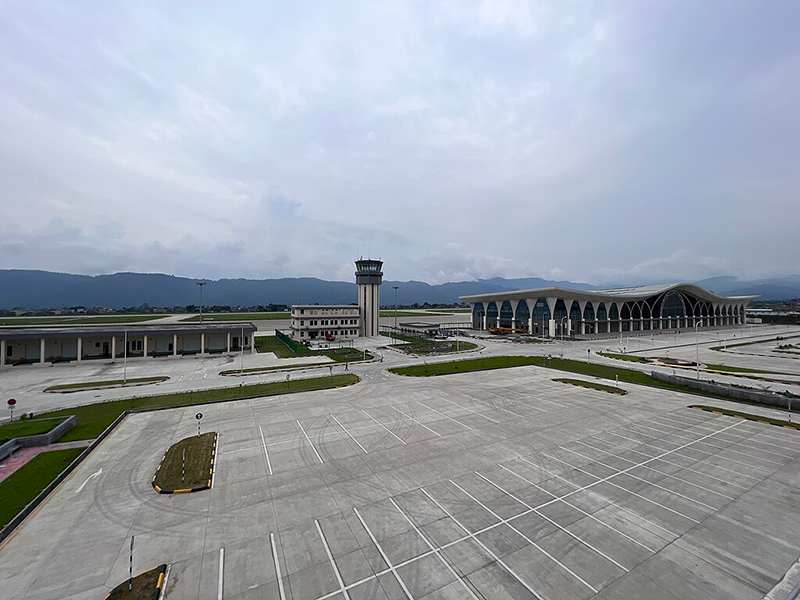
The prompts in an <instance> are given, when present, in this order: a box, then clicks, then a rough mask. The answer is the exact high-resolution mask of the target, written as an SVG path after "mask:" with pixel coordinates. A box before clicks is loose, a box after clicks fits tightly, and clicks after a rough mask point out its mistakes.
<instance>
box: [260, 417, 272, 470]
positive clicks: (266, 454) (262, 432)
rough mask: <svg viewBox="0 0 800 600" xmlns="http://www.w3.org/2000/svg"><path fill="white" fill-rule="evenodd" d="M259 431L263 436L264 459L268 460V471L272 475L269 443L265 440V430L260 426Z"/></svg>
mask: <svg viewBox="0 0 800 600" xmlns="http://www.w3.org/2000/svg"><path fill="white" fill-rule="evenodd" d="M258 431H259V433H260V434H261V445H262V446H263V447H264V457H265V458H266V459H267V469H268V470H269V474H270V475H272V463H271V462H270V461H269V452H267V441H266V440H265V439H264V430H263V429H261V425H259V426H258Z"/></svg>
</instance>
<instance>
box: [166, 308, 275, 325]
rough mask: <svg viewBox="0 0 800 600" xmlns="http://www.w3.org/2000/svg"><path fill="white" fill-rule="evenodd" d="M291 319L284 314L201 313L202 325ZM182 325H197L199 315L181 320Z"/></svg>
mask: <svg viewBox="0 0 800 600" xmlns="http://www.w3.org/2000/svg"><path fill="white" fill-rule="evenodd" d="M289 318H291V315H290V314H289V312H288V311H286V312H261V313H258V312H250V313H203V323H205V322H206V321H208V322H212V321H285V320H288V319H289ZM181 321H182V322H184V323H187V322H188V323H199V322H200V315H195V316H193V317H187V318H186V319H181Z"/></svg>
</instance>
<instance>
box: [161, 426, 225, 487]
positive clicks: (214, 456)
mask: <svg viewBox="0 0 800 600" xmlns="http://www.w3.org/2000/svg"><path fill="white" fill-rule="evenodd" d="M217 440H219V432H217V431H215V432H214V445H213V448H212V453H211V465H210V466H209V469H208V483H206V484H205V485H199V486H195V487H193V488H181V489H177V490H165V489H163V488H161V487H159V486H158V485H156V476H157V475H158V472H159V471H160V470H161V466H162V465H163V464H164V460H165V459H166V458H167V452H169V448H167V452H164V456H162V457H161V462H159V463H158V467H156V472H155V474H154V475H153V479H151V480H150V484H151V485H152V486H153V489H154V490H155V491H156V492H158V493H159V494H191V493H192V492H202V491H203V490H207V489H210V488H211V481H212V479H213V478H214V465H215V464H216V460H217ZM171 447H172V446H170V448H171Z"/></svg>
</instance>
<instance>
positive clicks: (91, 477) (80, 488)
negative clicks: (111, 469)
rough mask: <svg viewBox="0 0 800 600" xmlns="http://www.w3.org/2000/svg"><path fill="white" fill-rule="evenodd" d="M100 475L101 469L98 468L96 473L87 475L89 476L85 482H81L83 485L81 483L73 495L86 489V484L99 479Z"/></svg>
mask: <svg viewBox="0 0 800 600" xmlns="http://www.w3.org/2000/svg"><path fill="white" fill-rule="evenodd" d="M102 473H103V467H100V468H99V469H98V470H97V471H96V472H94V473H92V474H91V475H89V476H88V477H87V478H86V481H84V482H83V483H82V484H81V485H80V486H79V487H78V489H77V490H75V492H74V493H75V494H79V493H80V492H82V491H83V488H84V487H86V484H87V483H89V482H90V481H91V480H92V479H95V478H96V477H100V475H102Z"/></svg>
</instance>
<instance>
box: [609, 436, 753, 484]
mask: <svg viewBox="0 0 800 600" xmlns="http://www.w3.org/2000/svg"><path fill="white" fill-rule="evenodd" d="M603 433H604V434H608V435H613V436H615V437H619V438H622V439H624V440H630V441H632V442H636V443H637V444H639V445H640V446H651V447H653V448H655V446H652V445H651V444H647V443H645V442H640V441H638V440H634V439H633V438H629V437H626V436H624V435H619V434H618V433H611V432H610V431H605V432H603ZM595 437H597V436H595ZM630 450H631V451H632V452H636V450H633V449H630ZM638 454H643V453H641V452H639V453H638ZM644 456H647V455H644ZM658 460H659V461H661V462H664V463H667V464H668V465H672V466H674V467H679V468H680V469H682V470H684V471H691V472H692V473H697V474H698V475H702V476H703V477H707V478H708V479H714V480H716V481H719V482H721V483H725V484H727V485H732V486H734V487H739V488H742V489H743V490H749V489H750V487H748V486H746V485H742V484H741V483H734V482H733V481H730V480H728V479H722V478H721V477H715V476H714V475H709V474H708V473H703V472H702V471H698V470H697V469H694V468H692V467H687V466H684V465H682V464H680V463H676V462H672V461H671V460H667V459H665V458H659V459H658ZM689 460H694V461H695V462H694V464H702V463H701V462H700V461H697V460H695V459H689ZM709 466H711V467H713V465H709ZM716 468H718V469H723V470H725V469H724V468H723V467H716ZM731 472H732V473H735V471H731Z"/></svg>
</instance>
